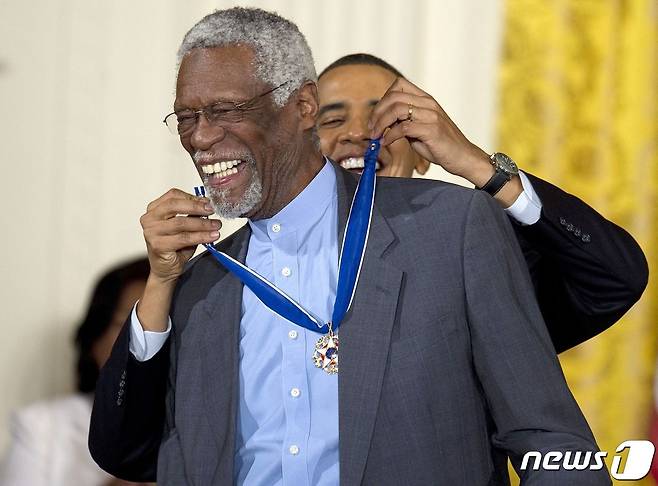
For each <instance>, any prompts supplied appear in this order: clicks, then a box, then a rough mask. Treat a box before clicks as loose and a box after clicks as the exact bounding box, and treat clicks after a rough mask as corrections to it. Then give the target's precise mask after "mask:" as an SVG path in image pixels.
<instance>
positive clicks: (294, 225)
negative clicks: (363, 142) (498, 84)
mask: <svg viewBox="0 0 658 486" xmlns="http://www.w3.org/2000/svg"><path fill="white" fill-rule="evenodd" d="M335 197H336V172H335V170H334V168H333V166H332V165H331V163H330V162H329V160H328V159H327V158H326V157H325V159H324V166H323V167H322V169H320V172H318V173H317V175H316V176H315V177H314V178H313V179H312V180H311V182H310V183H309V184H308V185H307V186H306V187H305V188H304V189H303V190H302V192H300V193H299V194H298V195H297V197H296V198H295V199H293V200H292V201H290V202H289V203H288V205H287V206H285V207H284V208H283V209H282V210H281V211H279V212H278V213H277V214H275V215H274V216H272V217H271V218H267V219H259V220H257V221H251V220H249V225H250V226H251V231H252V233H253V234H254V236H257V237H266V238H269V239H275V238H277V237H279V236H283V235H285V234H289V233H290V232H291V231H297V230H299V229H302V228H306V227H309V226H312V225H314V224H316V223H317V222H318V220H319V219H320V217H321V216H322V215H323V214H324V211H325V209H326V207H327V205H328V204H329V201H331V199H332V198H335Z"/></svg>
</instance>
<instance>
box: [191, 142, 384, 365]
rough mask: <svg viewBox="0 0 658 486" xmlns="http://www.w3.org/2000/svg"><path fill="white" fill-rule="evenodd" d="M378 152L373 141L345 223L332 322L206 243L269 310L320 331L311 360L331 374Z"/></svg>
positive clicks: (357, 267) (355, 275) (359, 257)
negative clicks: (310, 310) (320, 316)
mask: <svg viewBox="0 0 658 486" xmlns="http://www.w3.org/2000/svg"><path fill="white" fill-rule="evenodd" d="M378 153H379V140H372V141H371V142H370V144H369V146H368V150H366V153H365V156H364V159H365V163H364V166H365V167H364V169H363V173H362V174H361V178H360V179H359V183H358V184H357V187H356V192H355V193H354V199H352V206H351V207H350V213H349V216H348V218H347V225H346V226H345V234H344V235H343V245H342V247H341V251H340V257H339V259H338V284H337V288H336V301H335V302H334V310H333V313H332V316H331V321H330V322H328V323H323V322H321V321H319V320H318V319H317V318H316V317H315V316H313V315H312V314H311V313H310V312H308V311H307V310H306V309H304V307H302V306H301V305H300V304H299V303H298V302H296V301H295V300H294V299H293V298H291V297H290V296H289V295H287V294H286V293H285V292H283V291H282V290H281V289H279V288H278V287H277V286H276V285H274V284H273V283H272V282H270V281H269V280H267V279H266V278H264V277H263V276H262V275H260V274H258V272H255V271H254V270H252V269H250V268H249V267H247V266H246V265H243V264H242V263H240V262H239V261H237V260H236V259H235V258H232V257H231V256H229V255H227V254H226V253H224V252H221V251H218V250H217V249H215V247H214V246H212V245H210V244H204V246H205V247H206V249H207V250H208V252H210V254H211V255H212V256H213V257H214V258H215V259H216V260H217V261H218V262H219V263H221V264H222V265H223V266H224V267H225V268H226V269H227V270H228V271H230V272H232V273H233V274H234V275H235V276H236V277H238V278H239V279H240V281H242V283H243V284H244V285H246V286H247V287H248V288H249V289H250V290H251V291H252V292H253V293H254V295H256V297H258V299H260V301H261V302H262V303H263V304H264V305H265V306H266V307H268V308H269V309H270V310H272V311H274V312H276V313H277V314H279V315H280V316H281V317H283V318H285V319H287V320H288V321H290V322H292V323H293V324H297V325H298V326H301V327H303V328H305V329H308V330H309V331H313V332H318V333H321V334H322V336H321V337H320V339H318V341H317V342H316V343H315V347H314V350H313V356H312V360H313V363H314V364H315V366H317V367H318V368H322V369H323V370H324V371H325V372H327V373H329V374H330V375H333V374H336V373H338V327H339V326H340V324H341V322H342V320H343V317H345V314H346V313H347V310H348V309H349V308H350V306H351V305H352V300H353V299H354V294H355V292H356V285H357V283H358V280H359V273H360V272H361V265H362V264H363V257H364V255H365V250H366V243H367V241H368V233H369V230H370V220H371V218H372V208H373V204H374V200H375V164H376V162H377V154H378ZM194 191H195V193H196V195H197V196H205V188H204V187H203V186H200V187H195V188H194Z"/></svg>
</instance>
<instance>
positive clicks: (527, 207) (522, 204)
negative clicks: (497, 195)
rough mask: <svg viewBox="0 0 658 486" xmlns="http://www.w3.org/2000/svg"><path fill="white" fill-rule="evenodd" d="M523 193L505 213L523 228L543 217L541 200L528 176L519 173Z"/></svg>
mask: <svg viewBox="0 0 658 486" xmlns="http://www.w3.org/2000/svg"><path fill="white" fill-rule="evenodd" d="M519 177H520V178H521V185H522V186H523V192H522V193H521V194H519V197H517V198H516V201H514V204H512V205H511V206H510V207H509V208H506V209H505V212H506V213H507V214H508V215H509V216H511V217H512V218H513V219H514V220H515V221H516V222H517V223H519V224H521V225H523V226H529V225H531V224H535V223H536V222H537V221H539V217H540V216H541V200H540V199H539V196H538V195H537V193H536V192H535V188H534V187H532V183H531V182H530V179H528V176H527V175H525V174H524V173H523V172H521V171H519Z"/></svg>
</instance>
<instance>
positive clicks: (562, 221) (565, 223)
mask: <svg viewBox="0 0 658 486" xmlns="http://www.w3.org/2000/svg"><path fill="white" fill-rule="evenodd" d="M560 224H561V225H562V226H566V225H567V220H566V219H564V218H560Z"/></svg>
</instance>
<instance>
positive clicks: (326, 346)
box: [313, 323, 338, 375]
mask: <svg viewBox="0 0 658 486" xmlns="http://www.w3.org/2000/svg"><path fill="white" fill-rule="evenodd" d="M313 363H314V364H315V366H317V367H318V368H322V369H323V370H324V371H326V372H327V373H329V374H330V375H334V374H336V373H338V336H336V335H335V334H334V332H333V330H332V329H331V323H329V332H328V333H327V334H325V335H324V336H322V337H321V338H320V339H318V341H317V342H316V343H315V350H314V351H313Z"/></svg>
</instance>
